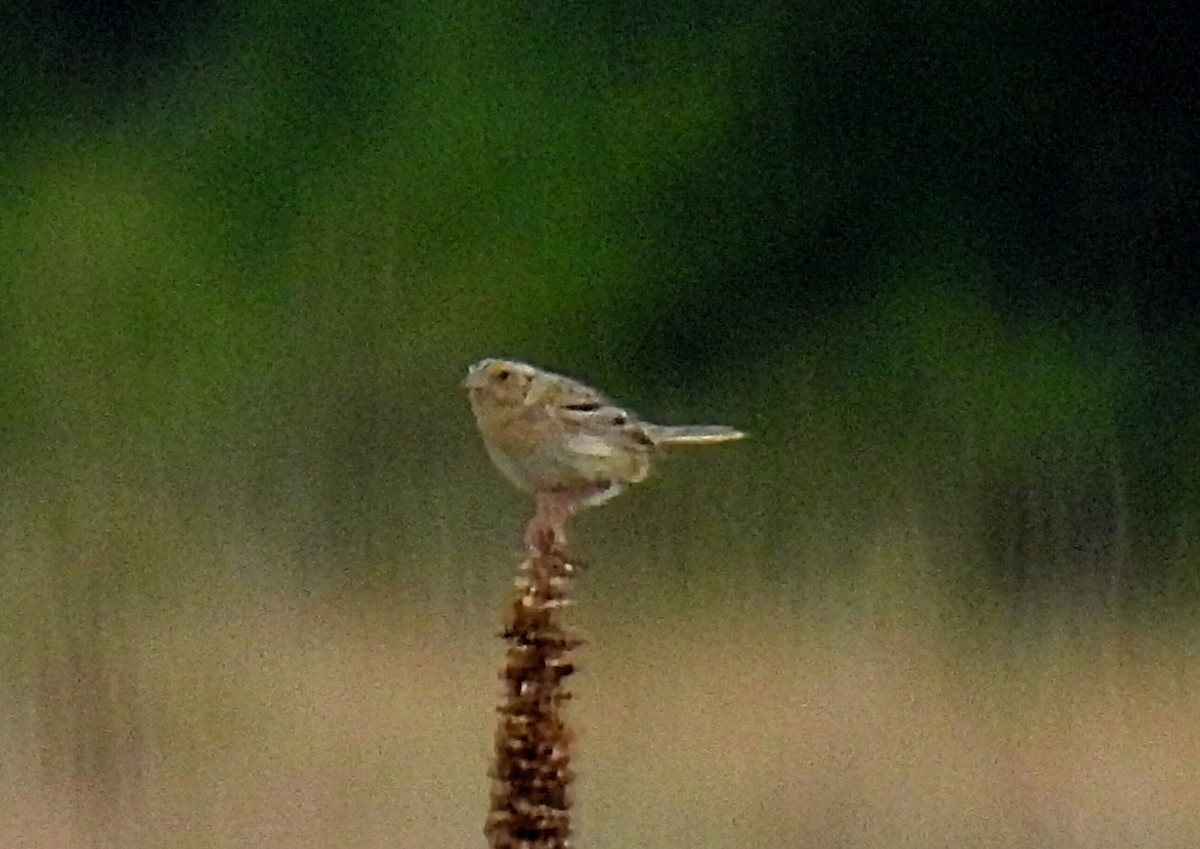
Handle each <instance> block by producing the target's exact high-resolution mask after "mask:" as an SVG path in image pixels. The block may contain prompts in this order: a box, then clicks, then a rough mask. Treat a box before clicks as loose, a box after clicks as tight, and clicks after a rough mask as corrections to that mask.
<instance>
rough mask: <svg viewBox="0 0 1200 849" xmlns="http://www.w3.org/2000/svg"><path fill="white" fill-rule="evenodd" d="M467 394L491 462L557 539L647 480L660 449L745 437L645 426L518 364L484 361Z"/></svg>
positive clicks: (709, 428) (570, 384) (473, 372)
mask: <svg viewBox="0 0 1200 849" xmlns="http://www.w3.org/2000/svg"><path fill="white" fill-rule="evenodd" d="M463 386H464V387H466V389H467V392H468V395H469V397H470V400H471V409H472V411H473V412H474V413H475V420H476V422H477V423H478V425H479V431H480V433H481V434H482V436H483V441H484V445H485V446H486V447H487V451H488V454H489V455H490V456H491V458H492V461H493V462H494V463H495V464H496V466H497V467H498V468H499V469H500V471H501V472H503V473H504V475H505V476H506V477H507V478H508V479H509V480H511V481H512V482H513V483H514V484H516V485H517V486H518V487H520V488H521V489H523V490H526V491H527V492H532V493H534V494H535V495H536V496H538V516H539V517H542V518H544V519H546V520H547V521H550V522H552V524H554V525H555V527H554V528H553V529H554V530H555V532H556V533H559V534H561V522H562V521H563V520H565V518H566V516H568V515H570V513H571V512H573V511H574V510H576V509H578V508H579V507H581V506H592V505H596V504H602V503H603V502H605V501H607V500H608V499H610V498H612V497H613V496H615V495H617V494H618V493H620V492H621V491H622V490H623V489H624V488H625V487H626V486H627V485H628V484H631V483H637V482H639V481H641V480H644V479H645V477H646V475H647V474H649V472H650V466H651V463H652V460H653V457H654V455H655V454H656V453H657V452H658V450H659V449H660V448H662V447H664V446H670V445H705V444H709V443H717V442H728V441H730V440H734V439H741V438H742V437H743V436H744V435H745V434H743V433H742V432H741V431H739V430H736V429H734V428H731V427H725V426H723V425H684V426H666V425H655V424H650V423H648V422H643V421H641V420H640V419H638V417H637V416H636V415H635V414H633V413H632V412H630V411H629V410H626V409H624V408H622V407H620V406H618V405H617V404H614V403H613V402H612V401H611V400H610V399H609V398H607V397H606V396H605V395H603V394H602V393H600V392H598V391H597V390H595V389H593V388H592V387H590V386H587V385H586V384H583V383H580V382H579V381H577V380H574V379H572V378H569V377H564V376H563V375H560V374H554V373H553V372H548V371H543V370H542V369H539V368H536V367H534V366H531V365H528V364H526V363H520V362H516V361H513V360H499V359H487V360H481V361H480V362H478V363H476V364H475V365H473V366H471V368H470V370H469V371H468V372H467V376H466V378H465V379H464V380H463ZM534 521H535V523H537V522H538V518H537V517H535V520H534ZM542 529H543V530H544V529H545V528H542ZM533 531H534V527H533V525H531V530H530V533H532V532H533ZM528 536H529V534H527V538H528Z"/></svg>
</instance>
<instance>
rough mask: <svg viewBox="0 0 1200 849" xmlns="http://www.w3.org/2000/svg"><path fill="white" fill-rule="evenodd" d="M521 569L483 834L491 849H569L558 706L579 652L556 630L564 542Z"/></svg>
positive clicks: (550, 541)
mask: <svg viewBox="0 0 1200 849" xmlns="http://www.w3.org/2000/svg"><path fill="white" fill-rule="evenodd" d="M540 542H541V543H542V545H541V546H540V547H539V549H538V550H537V551H536V552H535V553H534V554H533V555H531V557H530V558H529V559H528V560H526V561H525V562H524V563H523V564H522V566H521V569H522V573H523V574H522V576H521V578H520V580H518V582H517V587H516V589H517V594H516V597H515V598H514V600H513V602H512V604H511V605H510V607H509V610H508V615H507V618H506V622H505V627H504V630H503V632H502V636H503V638H504V640H505V641H506V642H507V644H508V650H507V652H506V655H505V665H504V668H503V670H501V673H500V680H501V681H502V682H503V685H504V690H505V695H504V700H503V702H502V703H501V704H500V705H498V706H497V708H496V711H497V713H499V714H500V720H499V722H498V724H497V729H496V742H495V762H494V764H493V766H492V769H491V771H490V775H491V776H492V778H493V779H494V780H493V786H492V792H491V811H490V812H489V814H488V817H487V821H486V824H485V826H484V834H485V835H486V836H487V839H488V844H489V846H491V847H492V849H570V847H571V841H570V835H571V795H570V784H571V782H572V780H573V779H574V772H573V771H572V770H571V768H570V761H571V749H570V744H571V733H570V731H569V730H568V729H567V727H566V724H565V722H564V721H563V717H562V713H561V710H560V708H561V706H562V705H563V704H564V703H565V702H566V701H567V700H568V699H569V698H570V693H568V692H567V691H566V690H565V689H564V688H563V682H564V681H565V680H566V678H567V676H569V675H570V674H571V673H572V672H574V671H575V664H574V663H573V662H572V661H571V660H570V659H569V658H568V657H567V654H568V652H570V651H571V649H574V648H576V647H578V646H579V645H580V642H581V641H580V640H579V639H578V638H576V637H573V636H571V635H569V634H568V633H567V632H566V631H565V630H564V629H563V627H562V626H561V625H560V624H559V622H558V618H559V616H560V613H561V611H564V610H566V609H568V608H569V606H570V604H569V600H568V599H567V598H566V595H567V592H568V590H569V589H570V585H571V578H572V577H573V574H574V571H575V567H574V566H573V565H572V564H571V563H570V561H569V560H568V558H567V555H566V554H565V552H563V550H562V548H561V541H560V540H559V539H558V538H555V537H553V536H549V535H547V536H544V537H543V538H542V539H541V540H540Z"/></svg>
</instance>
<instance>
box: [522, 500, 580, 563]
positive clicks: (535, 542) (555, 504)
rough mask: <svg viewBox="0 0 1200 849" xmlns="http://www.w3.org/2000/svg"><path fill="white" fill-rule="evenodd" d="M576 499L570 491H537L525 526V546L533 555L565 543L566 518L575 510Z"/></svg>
mask: <svg viewBox="0 0 1200 849" xmlns="http://www.w3.org/2000/svg"><path fill="white" fill-rule="evenodd" d="M576 501H577V499H576V498H575V496H574V495H573V494H572V493H570V492H564V491H562V490H551V491H550V492H539V493H538V495H537V508H536V509H535V510H534V513H533V518H532V519H530V520H529V525H528V527H526V528H525V547H526V548H528V549H529V553H530V554H533V555H537V554H541V553H544V552H547V551H550V550H551V549H553V548H555V547H558V546H562V545H565V544H566V542H567V532H566V524H567V519H569V518H570V517H571V514H572V513H574V512H575V505H576Z"/></svg>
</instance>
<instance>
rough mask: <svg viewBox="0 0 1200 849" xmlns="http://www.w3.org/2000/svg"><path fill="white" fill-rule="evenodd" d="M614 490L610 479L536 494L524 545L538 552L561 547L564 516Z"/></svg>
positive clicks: (565, 540)
mask: <svg viewBox="0 0 1200 849" xmlns="http://www.w3.org/2000/svg"><path fill="white" fill-rule="evenodd" d="M610 492H611V493H612V494H614V495H615V494H616V492H619V490H615V491H614V487H613V485H612V483H611V482H609V481H603V482H600V483H594V484H589V485H587V486H583V487H577V488H575V489H552V490H550V491H549V492H539V493H538V494H537V509H536V510H535V511H534V514H533V518H532V519H531V520H530V522H529V526H528V527H526V528H525V547H526V548H528V549H529V552H530V554H534V555H537V554H539V553H542V552H546V551H550V550H551V549H552V548H554V547H561V546H563V545H565V544H566V542H567V531H566V526H567V519H569V518H571V516H572V515H573V514H574V513H575V512H576V511H578V510H579V508H580V507H588V506H591V505H593V504H599V503H602V502H603V501H605V500H607V499H608V498H609V497H611V496H610V495H609V493H610Z"/></svg>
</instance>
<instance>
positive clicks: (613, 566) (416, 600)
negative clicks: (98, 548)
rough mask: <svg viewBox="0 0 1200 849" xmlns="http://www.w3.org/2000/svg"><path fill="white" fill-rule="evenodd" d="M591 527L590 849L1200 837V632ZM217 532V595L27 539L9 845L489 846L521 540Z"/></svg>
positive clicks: (900, 555)
mask: <svg viewBox="0 0 1200 849" xmlns="http://www.w3.org/2000/svg"><path fill="white" fill-rule="evenodd" d="M588 530H589V531H590V532H591V534H592V535H593V541H592V542H591V543H590V544H588V545H587V546H585V550H587V549H590V551H591V553H592V554H593V555H594V557H593V558H592V563H591V565H590V566H589V567H588V569H587V570H586V571H585V572H584V574H583V576H582V579H581V585H580V597H581V600H582V602H583V603H582V604H581V605H580V607H578V608H577V609H576V610H575V612H574V613H573V617H574V619H575V621H576V623H577V624H578V626H579V627H580V628H581V630H582V631H583V633H584V635H585V637H586V638H587V640H588V643H587V645H586V646H585V647H584V648H583V649H582V650H581V651H580V652H579V659H580V661H581V664H582V669H581V674H580V675H579V676H577V678H575V679H574V680H573V690H574V691H575V693H576V694H577V700H576V701H575V702H573V703H572V705H571V708H570V714H571V717H572V719H573V721H574V725H575V727H576V729H577V730H578V731H579V734H580V737H579V742H578V761H577V763H578V766H579V769H580V775H579V779H578V784H577V791H578V805H577V809H576V812H577V824H578V827H579V832H580V833H579V838H580V845H586V846H604V845H613V846H649V845H654V846H661V847H668V848H669V847H676V846H678V847H684V846H688V847H694V846H731V845H737V846H745V847H755V846H762V847H767V846H779V845H788V846H814V847H816V846H828V845H830V844H831V843H836V844H837V845H841V846H848V847H857V846H861V847H871V846H880V845H892V846H895V845H904V846H913V847H938V846H946V847H949V846H961V845H972V846H997V847H1000V846H1003V847H1026V846H1027V847H1045V846H1053V847H1064V849H1069V847H1089V849H1091V848H1092V847H1104V846H1113V847H1118V846H1129V845H1135V844H1136V845H1138V846H1142V847H1177V846H1182V845H1191V844H1194V843H1195V842H1196V841H1197V840H1200V813H1197V811H1200V789H1198V787H1200V785H1198V784H1197V782H1196V768H1195V764H1196V763H1198V762H1200V735H1198V734H1197V733H1196V724H1195V719H1194V717H1195V716H1196V713H1197V710H1198V709H1200V671H1198V670H1197V667H1196V665H1195V663H1194V662H1193V658H1194V657H1195V652H1196V649H1197V642H1198V639H1200V634H1197V633H1196V632H1195V631H1194V629H1191V628H1188V627H1182V626H1173V625H1172V624H1170V623H1157V624H1154V625H1141V626H1132V625H1128V624H1125V625H1122V624H1120V623H1118V622H1116V621H1115V620H1114V619H1111V618H1110V619H1105V618H1104V617H1098V618H1097V617H1091V618H1086V617H1084V616H1082V615H1080V614H1078V613H1077V612H1075V613H1073V612H1071V611H1069V610H1063V611H1060V612H1057V613H1050V612H1047V613H1046V615H1045V616H1043V617H1042V619H1041V620H1040V622H1039V623H1038V626H1037V627H1036V628H1021V627H1016V626H1013V625H1012V624H1011V623H1009V624H1004V623H1003V622H1002V621H1001V618H1000V617H997V618H995V619H988V618H986V617H984V618H980V619H978V620H976V621H969V620H968V618H967V617H966V616H965V615H964V613H963V610H962V609H961V607H960V603H959V602H960V600H959V599H958V598H957V597H956V595H955V592H954V591H948V590H949V588H948V587H947V585H945V584H944V583H942V582H941V581H939V579H938V578H937V573H936V570H932V569H930V568H929V564H927V563H922V562H920V555H919V553H918V552H914V551H911V550H909V549H908V548H906V547H905V546H903V545H901V544H895V545H891V544H887V543H884V544H883V545H881V546H879V547H876V548H875V549H874V550H873V551H865V552H864V554H863V555H862V556H861V557H860V558H857V559H856V560H855V561H853V562H846V563H842V564H839V565H840V567H841V568H842V570H843V571H844V574H845V579H844V580H842V581H840V582H837V581H830V582H825V583H824V584H823V585H822V586H820V587H818V588H815V589H813V591H812V592H811V593H805V592H802V591H801V587H800V586H799V585H798V584H796V583H794V582H792V583H789V582H788V581H773V580H771V579H770V578H768V577H766V576H765V574H764V573H763V572H762V564H761V563H758V562H756V561H755V559H754V555H753V554H752V553H751V552H749V551H747V550H746V549H745V547H743V549H742V552H741V556H742V557H744V558H746V562H743V563H740V564H738V565H739V566H740V567H741V568H740V569H724V570H722V569H711V568H710V569H705V568H704V567H705V566H706V565H710V564H705V563H702V562H693V563H684V562H683V561H681V560H680V559H678V557H677V555H678V554H679V549H677V548H676V549H674V550H673V549H672V547H671V546H668V545H665V544H661V541H660V544H659V545H657V546H656V545H654V544H652V543H651V544H646V545H639V544H638V543H637V541H636V540H635V541H634V543H633V544H634V547H635V550H637V551H638V558H639V559H640V562H641V564H642V568H640V569H637V568H632V567H633V565H634V564H633V562H632V559H624V558H621V557H618V556H617V552H618V550H619V549H617V548H616V547H615V546H614V547H612V548H609V547H608V544H607V543H605V542H603V541H601V540H599V538H600V537H603V534H604V525H603V523H602V522H594V523H592V524H591V525H590V526H589V527H588ZM152 536H153V535H152V534H145V535H144V536H143V540H145V539H148V538H150V537H152ZM159 541H160V542H162V540H159ZM147 551H153V552H156V553H161V554H164V555H168V554H169V552H165V551H164V552H158V550H157V549H153V548H151V549H143V550H142V551H141V556H144V555H145V554H146V552H147ZM198 551H199V553H195V554H194V556H197V557H198V558H199V559H200V560H201V561H202V562H201V563H200V564H199V565H196V564H193V568H192V570H191V574H192V575H193V577H192V578H191V579H188V580H190V581H193V582H194V583H192V584H191V585H190V587H189V588H187V589H185V590H183V591H170V590H165V591H150V592H148V591H147V590H146V588H145V587H135V586H130V585H128V584H125V585H122V586H117V587H113V586H111V585H110V581H111V580H112V579H113V577H114V574H113V572H112V571H110V570H106V569H105V568H104V567H103V565H102V564H101V563H100V561H94V562H93V566H94V567H95V569H96V570H97V571H96V572H95V573H93V574H92V575H91V576H90V577H87V578H80V577H79V576H78V575H76V576H74V577H71V578H68V577H67V576H65V575H63V574H56V573H55V572H54V570H53V568H51V567H52V566H53V564H52V563H49V562H48V561H46V560H44V559H43V560H40V561H39V559H38V552H37V551H36V550H33V549H31V548H30V547H29V546H26V547H25V548H24V550H22V551H18V550H16V547H15V546H14V545H10V546H9V550H8V551H7V552H6V560H7V564H6V565H7V566H9V567H10V568H13V567H18V566H23V567H24V569H25V590H24V592H25V594H26V598H27V599H28V598H31V597H32V596H33V595H36V592H37V589H36V587H34V586H33V585H34V584H38V583H43V586H42V591H45V592H51V591H53V593H54V596H55V598H56V599H57V600H58V601H57V603H56V604H54V605H50V606H48V607H46V608H44V609H42V610H41V611H39V612H35V613H33V614H31V615H23V614H22V612H21V611H20V610H17V609H14V608H13V607H12V606H11V604H10V605H9V606H8V608H7V611H6V616H5V625H6V628H5V633H6V645H7V654H8V659H7V661H6V667H7V670H8V672H7V674H6V675H5V677H4V679H3V683H2V684H0V704H3V706H4V709H3V711H2V712H0V715H2V717H3V718H2V719H0V736H2V739H3V741H4V750H5V758H4V762H3V766H2V768H0V802H2V804H0V809H3V810H4V811H5V818H6V821H5V824H4V829H3V831H2V833H0V846H3V847H6V849H7V847H14V849H15V847H23V848H24V849H42V848H43V847H72V846H95V845H112V846H124V847H131V849H137V847H152V846H162V845H172V846H181V847H205V849H221V848H222V847H237V846H255V847H266V849H270V847H305V846H313V847H316V846H327V845H330V844H332V843H339V844H347V843H348V844H352V845H355V846H359V847H397V846H399V847H409V846H411V847H419V846H420V847H423V846H430V845H472V844H474V845H482V837H481V834H480V828H481V824H482V821H483V816H484V813H485V809H486V795H487V786H488V780H487V777H486V771H487V761H488V757H489V750H490V746H491V735H492V730H493V716H492V714H491V707H492V705H493V703H494V701H495V699H496V697H497V695H498V688H497V686H496V684H495V682H494V676H495V674H496V670H497V669H498V666H499V663H500V659H501V658H500V654H501V647H500V644H499V642H498V641H497V640H495V639H493V636H492V635H493V632H494V631H495V630H496V628H497V624H498V617H499V610H500V607H501V604H502V601H503V599H504V598H505V596H506V594H507V593H508V591H509V590H508V581H509V570H510V569H511V568H512V566H513V562H515V558H513V559H512V560H513V562H507V561H506V559H505V556H504V554H503V552H496V551H493V552H492V553H489V554H488V555H487V559H488V562H486V563H484V562H463V561H462V559H461V554H457V553H456V554H454V555H450V554H443V555H442V556H434V557H431V558H430V559H429V560H428V561H427V562H425V563H423V564H419V565H417V566H416V568H414V569H413V570H412V571H410V572H409V575H410V576H412V577H410V579H409V580H408V582H406V583H405V584H404V586H400V585H399V584H393V585H391V586H390V588H380V587H379V586H374V587H372V588H371V590H370V591H369V592H363V591H362V590H361V589H357V590H356V589H353V588H351V587H350V586H349V583H347V584H343V585H339V584H337V583H336V582H324V583H321V582H310V581H309V580H308V579H305V578H303V577H300V578H297V577H295V576H292V577H290V578H289V577H287V576H286V574H284V573H282V572H281V571H280V570H279V568H278V562H274V561H272V560H271V558H270V557H269V556H268V555H267V554H265V553H264V547H263V546H262V545H251V544H250V540H249V539H243V540H240V541H239V540H226V541H224V542H223V543H222V544H221V545H220V546H217V547H210V548H203V547H202V548H201V549H199V550H198ZM214 552H219V553H216V554H214ZM44 553H45V552H42V554H44ZM730 553H732V552H730ZM126 554H127V555H128V556H131V557H136V556H139V555H138V553H137V552H135V551H133V549H129V550H127V552H126ZM689 556H690V557H692V558H693V559H694V560H697V561H698V560H699V557H700V555H697V554H695V553H694V552H693V553H691V554H690V555H689ZM19 558H22V561H21V562H20V563H18V562H17V559H19ZM256 558H262V562H260V563H256V562H255V560H256ZM673 558H674V559H673ZM222 564H223V565H222ZM672 565H673V566H674V567H675V568H676V570H677V571H675V572H672V571H671V570H670V567H671V566H672ZM726 565H730V564H726ZM181 566H184V564H181ZM255 566H257V567H258V569H257V571H256V569H255V568H254V567H255ZM796 567H797V569H803V568H805V564H804V563H803V561H800V560H798V561H797V563H796ZM827 568H828V569H829V570H830V571H832V570H833V569H834V564H827ZM689 569H694V570H695V571H694V572H692V573H690V574H691V578H690V579H688V578H685V577H681V574H680V571H679V570H682V571H686V570H689ZM181 574H183V575H187V574H188V570H187V569H186V567H184V568H183V570H182V571H181ZM196 574H200V575H202V578H199V579H197V578H196V577H195V575H196ZM739 575H740V576H741V577H740V578H739V577H738V576H739ZM705 576H707V577H705ZM81 580H82V581H85V590H86V591H84V590H77V591H75V592H74V594H73V595H72V591H71V589H70V585H71V583H72V582H73V581H81ZM56 581H60V582H63V583H58V584H56ZM106 587H107V592H106V591H104V589H105V588H106ZM810 589H811V588H810ZM298 590H303V592H298ZM64 593H65V596H64ZM64 597H65V598H66V599H68V600H69V599H70V598H74V599H75V601H74V603H69V601H63V599H64ZM10 601H11V599H10Z"/></svg>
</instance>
